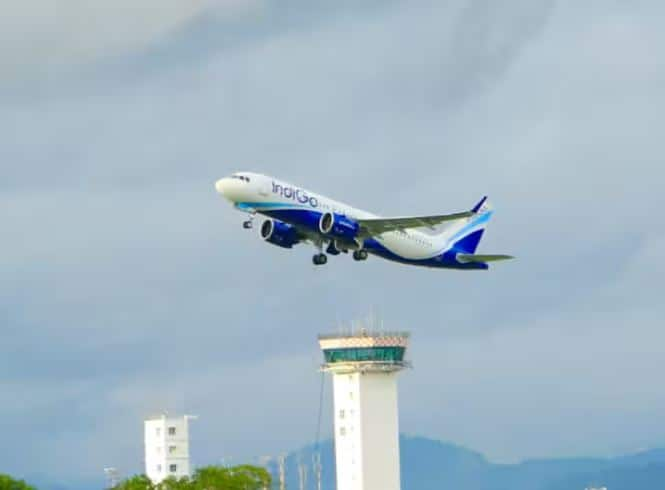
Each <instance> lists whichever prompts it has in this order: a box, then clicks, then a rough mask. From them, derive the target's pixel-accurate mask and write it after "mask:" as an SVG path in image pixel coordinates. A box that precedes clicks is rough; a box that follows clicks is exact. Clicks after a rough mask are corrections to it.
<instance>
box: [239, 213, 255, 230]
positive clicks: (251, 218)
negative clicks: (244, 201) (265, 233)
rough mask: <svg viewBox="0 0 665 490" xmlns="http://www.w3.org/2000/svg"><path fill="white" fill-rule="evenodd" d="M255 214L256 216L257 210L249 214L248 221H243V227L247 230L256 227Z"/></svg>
mask: <svg viewBox="0 0 665 490" xmlns="http://www.w3.org/2000/svg"><path fill="white" fill-rule="evenodd" d="M255 216H256V211H252V212H251V213H250V214H249V219H248V220H247V221H243V222H242V227H243V228H244V229H245V230H251V229H252V228H254V217H255Z"/></svg>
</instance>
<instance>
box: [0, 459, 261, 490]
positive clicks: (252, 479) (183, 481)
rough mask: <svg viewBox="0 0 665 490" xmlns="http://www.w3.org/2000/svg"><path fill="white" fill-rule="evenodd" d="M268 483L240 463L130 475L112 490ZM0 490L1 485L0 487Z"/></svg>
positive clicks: (248, 488)
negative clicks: (183, 474)
mask: <svg viewBox="0 0 665 490" xmlns="http://www.w3.org/2000/svg"><path fill="white" fill-rule="evenodd" d="M270 486H271V477H270V473H268V471H267V470H265V469H264V468H259V467H256V466H249V465H242V466H234V467H232V468H222V467H219V466H206V467H204V468H199V469H198V470H196V472H195V473H194V476H192V477H191V478H180V479H176V478H167V479H166V480H164V481H163V482H162V483H160V484H159V485H153V484H152V482H151V481H150V480H149V479H148V478H147V477H146V476H144V475H141V476H134V477H132V478H129V479H127V480H125V481H123V482H122V483H120V484H119V485H118V486H116V487H115V489H114V490H265V489H269V488H270ZM0 490H4V488H2V487H0ZM11 490H14V489H13V488H12V489H11Z"/></svg>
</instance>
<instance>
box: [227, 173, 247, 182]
mask: <svg viewBox="0 0 665 490" xmlns="http://www.w3.org/2000/svg"><path fill="white" fill-rule="evenodd" d="M231 178H232V179H238V180H242V181H244V182H249V177H246V176H244V175H237V174H233V175H232V176H231Z"/></svg>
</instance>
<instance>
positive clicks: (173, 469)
mask: <svg viewBox="0 0 665 490" xmlns="http://www.w3.org/2000/svg"><path fill="white" fill-rule="evenodd" d="M169 471H170V472H171V473H175V472H176V471H178V465H177V464H172V465H169Z"/></svg>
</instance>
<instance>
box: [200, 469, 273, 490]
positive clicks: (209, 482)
mask: <svg viewBox="0 0 665 490" xmlns="http://www.w3.org/2000/svg"><path fill="white" fill-rule="evenodd" d="M191 483H192V487H191V489H192V490H264V489H266V488H270V483H271V477H270V473H268V471H267V470H266V469H265V468H259V467H256V466H250V465H241V466H234V467H232V468H222V467H219V466H206V467H204V468H199V469H198V470H196V472H195V473H194V477H193V478H192V482H191Z"/></svg>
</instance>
